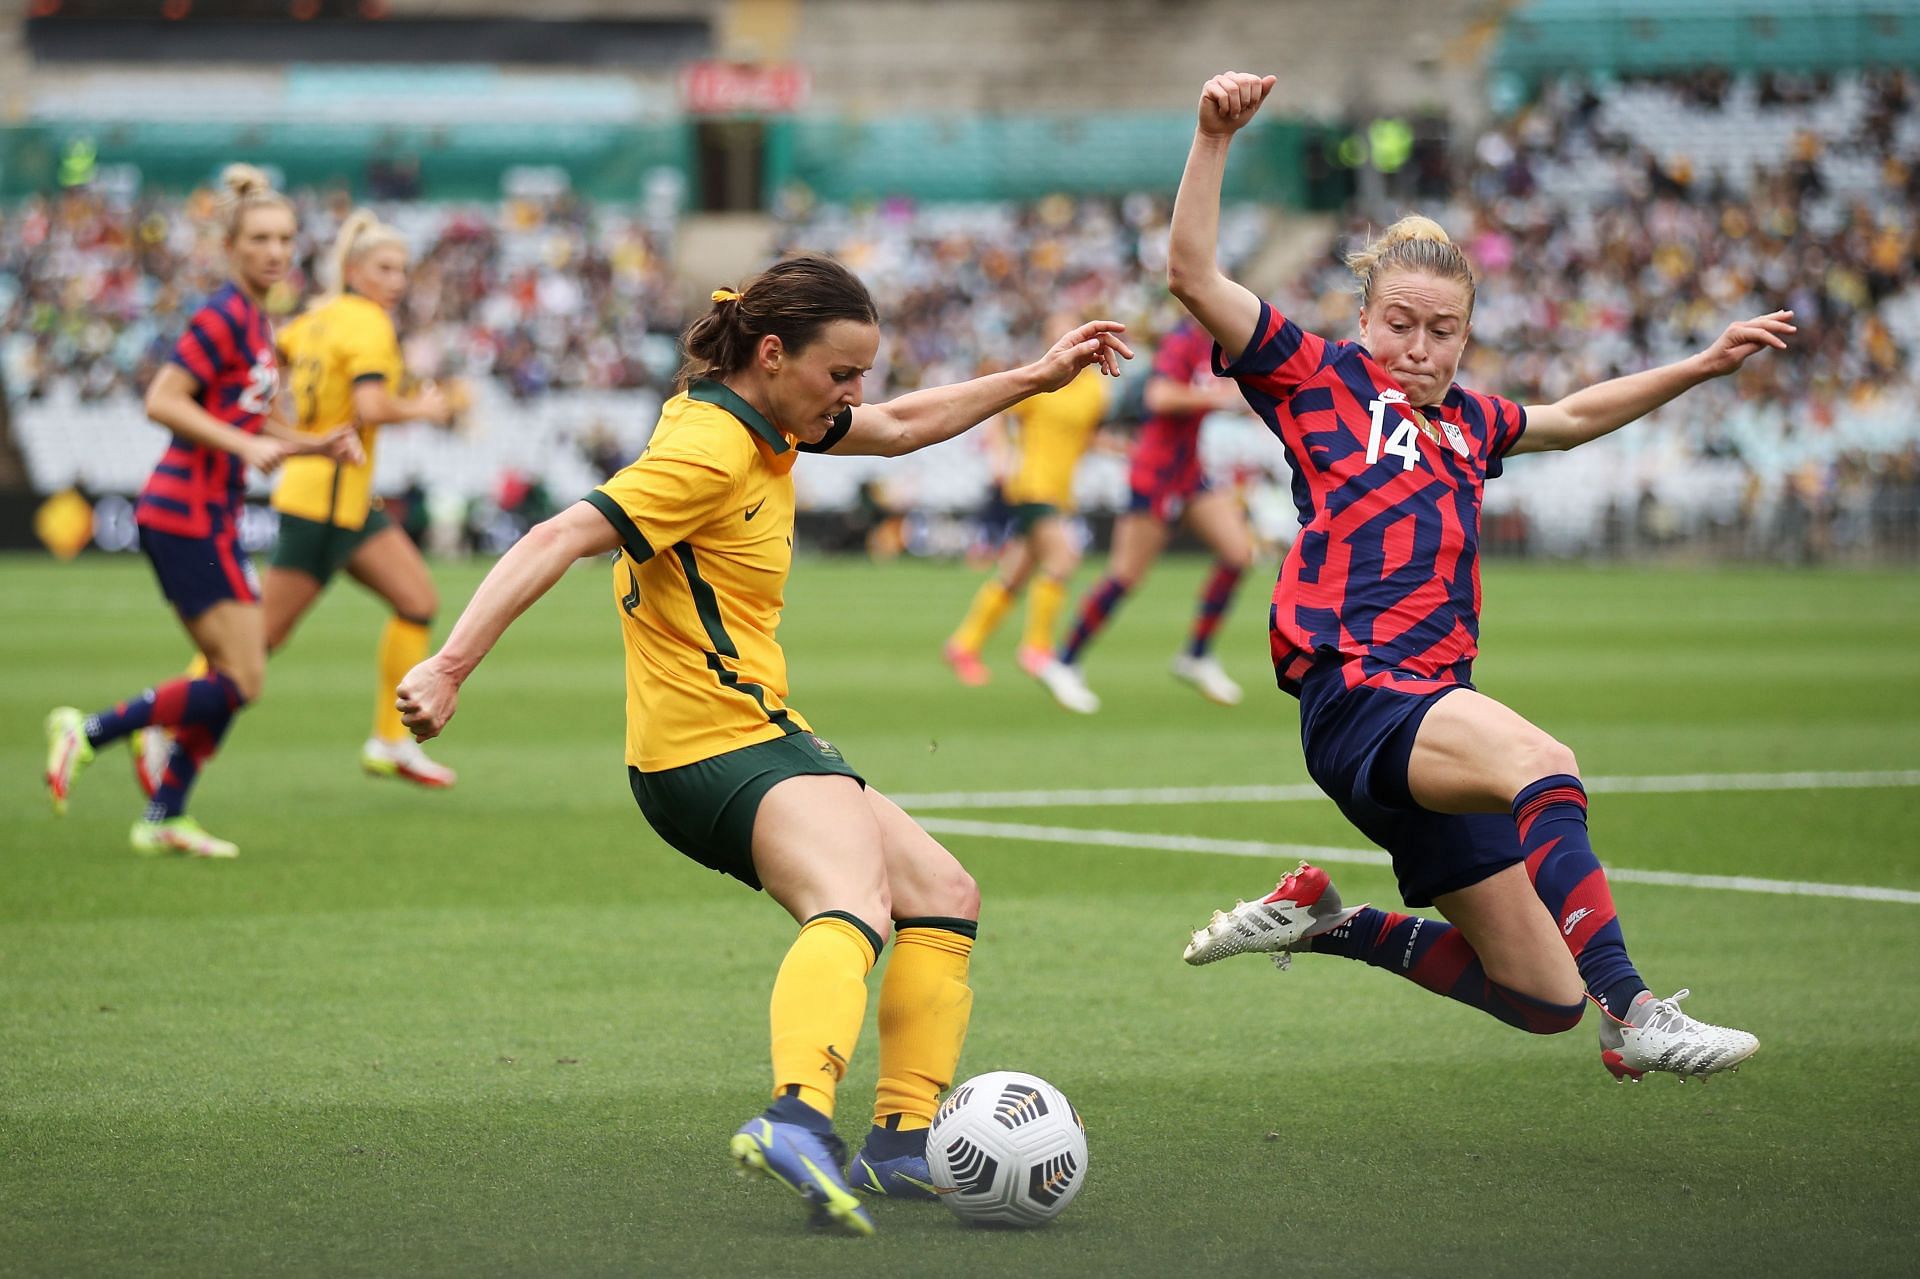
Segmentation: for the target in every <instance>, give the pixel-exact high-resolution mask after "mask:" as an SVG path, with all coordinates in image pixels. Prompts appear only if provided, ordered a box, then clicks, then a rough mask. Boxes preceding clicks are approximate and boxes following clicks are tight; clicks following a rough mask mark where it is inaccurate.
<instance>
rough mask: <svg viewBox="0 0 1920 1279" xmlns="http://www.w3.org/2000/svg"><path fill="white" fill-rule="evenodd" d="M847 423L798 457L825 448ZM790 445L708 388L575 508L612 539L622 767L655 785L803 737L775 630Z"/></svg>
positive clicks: (668, 411) (785, 548)
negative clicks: (615, 544)
mask: <svg viewBox="0 0 1920 1279" xmlns="http://www.w3.org/2000/svg"><path fill="white" fill-rule="evenodd" d="M848 424H849V423H848V419H847V418H846V417H843V418H842V419H841V422H840V424H839V425H838V426H836V427H835V428H834V430H833V431H832V432H831V433H830V434H829V435H828V437H827V438H826V439H825V440H823V441H822V442H821V443H819V444H816V445H807V446H802V447H803V448H805V449H806V450H807V451H813V452H817V451H822V450H824V449H827V448H831V447H832V446H833V445H834V444H835V443H837V442H838V440H839V438H840V437H841V436H842V435H844V434H845V433H846V427H847V425H848ZM795 459H796V454H795V445H794V441H793V440H792V438H791V437H789V436H787V435H785V434H783V433H782V432H780V431H779V430H777V429H776V428H775V427H774V426H773V425H772V424H771V423H769V422H768V421H767V420H766V419H765V418H764V417H762V416H761V415H760V414H759V413H758V412H757V411H755V410H754V408H753V407H752V406H751V405H749V404H748V403H747V402H746V401H745V400H743V399H741V398H740V397H739V396H738V395H736V394H734V392H733V391H731V390H729V389H728V388H727V387H725V386H722V385H720V384H719V383H718V382H706V381H702V382H696V383H694V385H693V386H692V387H691V388H689V390H688V391H687V393H686V394H684V395H676V396H674V397H673V398H672V399H671V400H668V401H667V402H666V404H665V405H663V406H662V407H661V410H660V423H659V425H658V426H656V427H655V428H654V431H653V438H652V439H651V440H650V441H649V442H648V444H647V448H646V451H645V452H643V453H642V454H641V455H640V457H639V459H638V460H637V461H635V462H634V463H633V464H632V465H630V466H628V467H627V468H626V469H625V470H623V471H621V472H620V473H619V474H617V475H615V476H614V477H613V478H612V479H610V480H608V481H607V482H606V483H605V484H603V485H601V486H600V487H599V488H597V489H595V490H594V491H593V492H591V493H589V494H588V495H587V498H586V500H587V501H588V502H589V503H591V504H592V505H593V506H594V508H595V509H596V510H598V511H599V512H600V513H601V514H602V515H604V516H605V517H606V518H607V522H608V523H610V524H612V525H613V527H614V529H615V530H616V531H618V532H619V534H620V540H621V542H622V544H623V545H624V546H625V548H626V549H625V552H624V553H623V554H621V555H620V557H619V558H618V559H616V560H615V561H614V566H613V597H614V601H615V603H616V604H617V605H618V607H619V609H620V633H621V638H622V639H624V640H625V642H626V650H627V763H629V764H631V765H632V766H633V767H635V768H638V769H639V770H640V771H642V772H646V773H654V772H659V771H661V770H663V769H668V768H679V767H680V766H682V765H684V764H693V763H697V762H698V761H700V760H703V759H711V758H712V757H713V756H715V755H721V754H725V753H726V752H727V751H732V750H738V749H740V748H741V747H743V746H752V745H754V744H755V743H758V742H767V741H772V740H773V739H774V738H776V737H782V736H785V735H786V734H789V733H800V732H811V731H812V729H811V726H809V725H808V723H807V722H806V720H804V719H802V718H801V717H800V715H799V714H798V713H797V712H796V711H794V710H793V709H791V708H790V707H789V706H788V705H787V659H786V655H785V654H784V653H782V652H781V651H780V644H779V641H778V640H777V639H776V638H775V637H774V632H775V631H776V629H778V627H779V625H780V610H781V608H782V607H783V606H784V605H785V602H786V586H787V573H788V571H789V570H790V569H791V568H792V567H793V464H794V461H795Z"/></svg>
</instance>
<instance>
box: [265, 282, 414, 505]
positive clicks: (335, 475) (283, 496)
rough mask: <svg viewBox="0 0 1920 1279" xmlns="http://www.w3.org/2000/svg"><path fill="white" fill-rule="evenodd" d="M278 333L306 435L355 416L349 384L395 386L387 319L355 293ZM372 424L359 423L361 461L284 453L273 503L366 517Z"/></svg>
mask: <svg viewBox="0 0 1920 1279" xmlns="http://www.w3.org/2000/svg"><path fill="white" fill-rule="evenodd" d="M278 340H279V345H280V359H281V365H282V367H284V368H286V369H287V370H288V373H289V376H290V382H291V385H292V390H293V406H294V413H295V414H296V416H297V418H298V421H297V422H296V423H295V425H297V426H298V427H299V428H300V430H301V431H303V432H305V433H307V434H309V435H323V434H325V433H326V432H328V431H331V430H333V429H334V428H335V427H337V426H341V425H344V424H346V423H348V422H352V421H353V420H354V413H353V388H354V387H356V386H358V385H359V384H360V383H361V382H364V381H367V380H369V379H374V378H377V379H379V380H381V381H383V382H385V383H387V385H388V388H389V389H390V390H397V389H398V387H399V383H400V378H401V376H402V374H403V373H404V372H405V369H404V367H403V365H402V364H401V361H400V343H399V340H398V339H396V338H395V337H394V333H393V320H392V319H390V318H389V317H388V315H387V313H386V311H384V310H383V309H381V307H380V306H379V305H378V304H377V303H374V302H370V301H368V300H367V299H366V298H363V297H360V296H359V295H358V294H353V293H343V294H341V295H340V296H339V297H337V298H333V299H331V300H329V301H326V302H323V303H321V304H320V305H319V306H317V307H315V308H313V309H312V310H311V311H308V312H306V313H305V314H304V315H299V316H296V317H294V318H293V319H292V320H290V321H288V322H287V323H286V324H285V325H284V326H282V327H281V329H280V331H279V334H278ZM378 429H379V428H377V427H371V426H362V427H361V428H360V447H361V448H362V449H364V450H365V452H366V455H367V460H366V461H365V462H364V463H363V464H361V465H359V466H342V465H340V464H339V463H337V462H335V461H333V460H332V459H331V458H328V457H323V456H321V455H319V454H302V455H301V456H298V457H290V458H288V459H287V460H286V461H285V462H284V463H282V464H281V466H280V481H279V483H278V484H276V485H275V486H274V489H273V507H274V509H275V510H277V511H281V512H283V513H285V514H287V515H297V516H299V517H300V518H302V519H308V520H316V521H318V522H320V523H322V524H334V525H338V526H339V527H341V528H348V529H357V528H359V527H360V526H361V525H362V524H364V523H366V519H367V509H368V507H369V506H371V505H372V502H373V437H374V435H375V434H376V432H377V431H378Z"/></svg>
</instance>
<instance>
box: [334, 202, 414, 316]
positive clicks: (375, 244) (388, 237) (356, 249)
mask: <svg viewBox="0 0 1920 1279" xmlns="http://www.w3.org/2000/svg"><path fill="white" fill-rule="evenodd" d="M386 248H397V249H399V250H400V251H401V252H403V253H404V252H405V251H406V248H407V238H406V237H405V236H404V235H401V234H400V232H398V231H396V230H394V229H393V228H392V227H390V226H387V225H386V224H385V223H383V222H381V221H380V219H379V218H377V217H375V216H374V214H373V211H372V210H371V209H355V210H354V211H353V212H352V213H349V214H348V215H347V217H346V221H344V222H342V223H341V224H340V231H339V233H338V234H337V235H335V236H334V238H333V248H331V249H329V250H328V251H327V259H326V262H325V264H324V265H322V267H321V269H320V285H321V288H322V289H323V290H324V291H325V294H326V296H327V297H330V298H331V297H338V296H339V295H340V294H341V293H343V292H345V291H346V287H347V271H348V269H349V268H350V267H352V266H353V264H354V263H355V262H358V261H359V260H360V259H361V258H363V257H365V256H366V255H367V254H369V253H372V252H373V251H374V250H375V249H386Z"/></svg>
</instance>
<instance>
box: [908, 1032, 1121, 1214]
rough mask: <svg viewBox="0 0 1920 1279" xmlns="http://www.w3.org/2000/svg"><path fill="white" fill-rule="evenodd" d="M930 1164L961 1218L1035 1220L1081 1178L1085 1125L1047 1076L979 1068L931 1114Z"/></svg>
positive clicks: (1057, 1207)
mask: <svg viewBox="0 0 1920 1279" xmlns="http://www.w3.org/2000/svg"><path fill="white" fill-rule="evenodd" d="M927 1166H928V1168H929V1169H930V1171H931V1172H932V1174H933V1184H934V1185H935V1186H936V1187H937V1188H938V1189H939V1190H940V1192H941V1194H940V1198H941V1200H942V1201H943V1202H944V1203H945V1204H946V1205H947V1207H949V1208H951V1209H953V1211H954V1212H955V1213H956V1214H957V1215H959V1216H960V1217H961V1218H962V1219H963V1220H966V1221H971V1222H991V1223H994V1224H997V1225H1010V1226H1037V1225H1040V1224H1041V1223H1043V1222H1046V1221H1049V1220H1051V1219H1052V1218H1053V1217H1055V1216H1056V1215H1058V1214H1059V1213H1060V1212H1061V1210H1063V1209H1064V1208H1065V1207H1066V1206H1067V1205H1068V1204H1069V1203H1072V1202H1073V1197H1074V1196H1075V1195H1076V1194H1078V1193H1080V1187H1081V1186H1082V1185H1084V1184H1085V1183H1086V1179H1087V1132H1086V1127H1085V1125H1084V1124H1082V1123H1081V1121H1080V1115H1079V1113H1078V1112H1077V1111H1075V1110H1074V1108H1073V1107H1072V1106H1071V1105H1070V1104H1069V1103H1068V1102H1067V1099H1066V1098H1065V1097H1064V1096H1062V1095H1061V1092H1060V1090H1059V1089H1058V1088H1055V1087H1054V1086H1053V1085H1052V1084H1050V1083H1048V1082H1047V1081H1046V1080H1044V1079H1040V1078H1037V1077H1036V1076H1033V1075H1027V1074H1022V1073H1020V1072H1018V1071H1012V1070H998V1071H994V1072H993V1073H992V1074H987V1075H976V1076H975V1077H973V1078H972V1079H969V1080H967V1081H966V1082H965V1083H963V1084H961V1085H960V1086H959V1087H957V1088H955V1089H954V1090H953V1091H952V1092H951V1093H949V1094H948V1095H947V1099H946V1100H945V1101H944V1102H942V1103H941V1105H940V1109H939V1110H938V1111H937V1112H936V1113H935V1114H934V1117H933V1127H932V1128H931V1129H929V1130H928V1133H927Z"/></svg>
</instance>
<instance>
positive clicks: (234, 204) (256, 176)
mask: <svg viewBox="0 0 1920 1279" xmlns="http://www.w3.org/2000/svg"><path fill="white" fill-rule="evenodd" d="M220 185H221V187H222V188H223V189H224V191H225V194H223V195H222V196H221V197H220V200H219V203H218V204H217V205H216V206H215V207H216V208H218V209H219V212H220V225H221V226H222V227H224V228H225V229H226V234H227V242H228V243H229V244H231V243H232V242H233V241H235V240H237V239H239V238H240V227H241V224H242V223H244V222H245V221H246V220H247V214H248V213H250V212H252V211H253V210H254V209H285V210H286V211H287V212H289V213H292V212H293V202H292V201H290V200H288V199H287V197H286V196H284V195H281V194H280V193H279V192H278V191H276V190H274V189H273V180H272V179H271V178H269V177H267V175H266V174H265V173H264V172H262V171H261V170H259V169H256V168H254V167H253V166H252V165H251V164H229V165H228V166H227V167H226V168H224V169H222V170H221V171H220Z"/></svg>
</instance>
